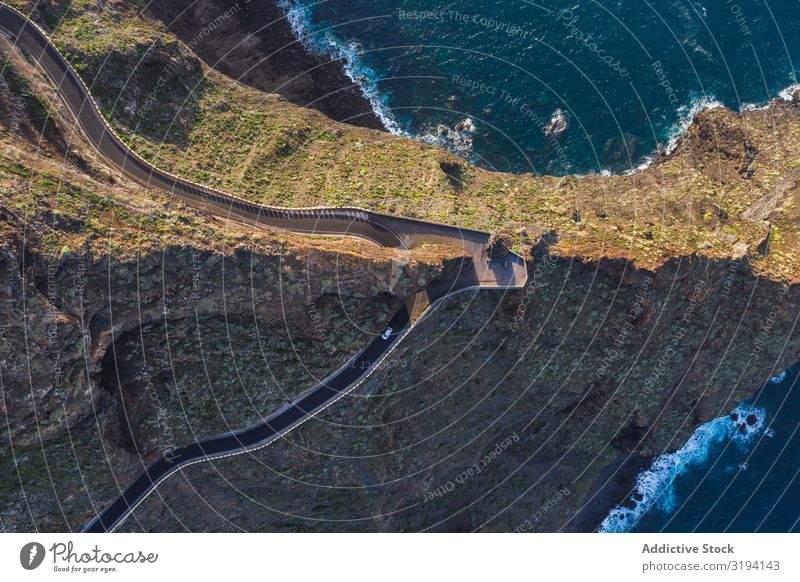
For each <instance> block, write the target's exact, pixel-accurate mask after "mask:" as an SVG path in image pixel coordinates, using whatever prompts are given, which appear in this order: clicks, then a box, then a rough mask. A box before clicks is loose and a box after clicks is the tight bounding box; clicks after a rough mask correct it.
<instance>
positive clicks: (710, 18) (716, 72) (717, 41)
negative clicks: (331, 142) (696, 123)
mask: <svg viewBox="0 0 800 582" xmlns="http://www.w3.org/2000/svg"><path fill="white" fill-rule="evenodd" d="M282 2H283V4H284V6H285V9H286V10H287V12H288V13H289V17H290V19H291V21H292V22H293V24H294V26H295V30H296V33H297V34H298V35H300V36H301V37H302V38H303V39H304V42H305V43H306V44H307V46H309V47H310V48H312V50H317V51H322V52H326V53H330V54H335V55H337V56H338V57H340V58H342V59H343V60H345V61H346V63H347V64H346V66H347V69H348V72H349V74H350V75H351V77H352V78H353V79H355V80H356V81H357V82H358V83H360V84H361V86H362V88H363V89H364V91H365V93H366V94H368V95H369V97H370V99H371V101H372V104H373V108H374V109H375V110H376V112H378V114H379V116H380V117H381V118H382V119H383V121H384V124H385V125H386V127H387V128H388V129H390V130H391V131H393V132H395V133H400V134H405V135H411V136H415V137H418V138H420V139H425V140H427V141H431V142H435V143H439V144H440V145H443V146H446V147H451V148H452V149H455V150H458V151H459V152H460V153H461V154H463V155H464V156H465V157H467V158H469V159H470V160H471V161H472V162H474V163H476V164H480V165H482V166H485V167H489V168H494V169H498V170H504V171H512V172H537V173H549V174H559V175H563V174H584V173H590V172H595V173H597V172H609V171H610V172H625V171H631V170H633V169H635V168H637V167H639V166H640V165H642V164H644V163H647V161H648V159H650V157H651V156H652V155H653V154H654V152H656V151H657V150H658V148H664V149H667V148H668V147H669V145H670V143H674V139H675V137H676V135H678V134H679V133H680V131H681V130H682V128H685V126H686V124H687V123H688V120H689V119H690V118H691V116H692V114H693V113H695V112H696V111H697V110H698V109H700V108H702V107H703V106H705V105H708V104H712V103H722V104H725V105H727V106H729V107H731V108H733V109H735V110H739V109H741V108H742V107H745V106H748V105H763V104H766V103H767V102H768V101H769V100H770V99H773V98H776V97H778V94H779V92H780V91H781V90H782V89H785V88H786V87H788V86H790V85H793V84H795V83H796V82H797V79H796V77H795V73H796V72H795V65H794V63H795V62H797V63H800V3H798V2H796V1H794V0H704V1H699V2H690V1H684V0H661V1H659V2H649V1H647V0H640V1H631V0H608V1H601V2H597V1H589V0H575V1H572V2H551V1H546V0H543V1H537V2H533V1H529V0H451V1H442V2H433V1H431V0H321V1H319V2H312V1H310V0H282ZM559 110H560V111H561V112H563V114H564V116H565V117H566V119H567V122H568V127H567V129H566V131H564V132H563V134H562V135H560V136H558V137H557V139H552V138H548V136H546V135H545V133H544V131H543V129H544V128H545V127H546V126H547V125H548V124H549V123H550V120H551V119H552V118H553V115H554V114H556V112H557V111H559ZM466 118H469V119H471V120H472V121H473V123H474V126H475V131H474V133H473V132H470V133H469V135H466V136H465V135H463V134H461V133H459V132H452V131H451V132H449V133H448V132H445V131H443V130H442V131H440V130H439V126H440V125H444V126H447V127H449V128H450V129H451V130H452V128H454V127H455V125H457V124H458V123H459V122H461V121H463V120H464V119H466ZM461 138H466V139H461Z"/></svg>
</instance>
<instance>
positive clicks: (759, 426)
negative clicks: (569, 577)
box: [598, 404, 767, 533]
mask: <svg viewBox="0 0 800 582" xmlns="http://www.w3.org/2000/svg"><path fill="white" fill-rule="evenodd" d="M766 429H767V414H766V410H765V409H763V408H759V407H755V406H751V405H749V404H741V405H739V406H737V407H736V408H735V409H734V410H732V411H731V413H730V414H729V415H727V416H722V417H719V418H715V419H714V420H712V421H710V422H707V423H706V424H704V425H702V426H701V427H699V428H698V429H697V430H696V431H695V432H694V434H692V436H691V437H690V438H689V440H688V441H687V442H686V444H685V445H684V446H683V447H681V448H680V449H679V450H677V451H675V452H674V453H666V454H663V455H661V456H660V457H658V458H657V459H656V460H655V461H654V462H653V464H652V465H651V466H650V468H649V469H648V470H646V471H643V472H642V473H640V474H639V475H638V476H637V477H636V484H635V486H634V489H633V494H632V495H631V497H630V499H629V500H628V503H627V504H625V505H620V506H617V507H615V508H614V509H612V510H611V511H610V512H609V514H608V515H607V516H606V518H605V519H604V520H603V523H601V524H600V527H599V528H598V531H599V532H603V533H621V532H627V531H630V530H631V528H633V527H634V526H635V525H636V524H637V522H638V521H639V519H641V517H642V516H643V515H644V514H645V513H647V512H648V511H649V510H650V509H653V508H656V509H659V510H661V511H664V512H667V513H671V512H673V511H674V510H675V509H676V508H677V506H678V502H679V499H678V496H677V493H676V492H675V488H674V484H675V480H676V479H678V478H680V477H681V476H682V475H685V474H686V473H688V472H689V471H690V470H692V469H693V468H695V467H697V466H699V465H702V464H703V463H705V462H707V461H708V460H709V459H710V458H711V457H712V456H713V455H714V454H715V453H717V452H718V451H719V450H720V449H721V448H722V446H723V445H724V444H725V443H728V442H730V443H733V444H734V445H735V446H737V447H739V448H741V449H742V450H745V451H746V450H748V449H749V448H750V447H752V445H754V444H755V443H756V441H757V440H758V439H757V437H758V436H759V435H761V434H762V433H764V432H765V430H766Z"/></svg>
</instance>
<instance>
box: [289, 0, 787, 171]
mask: <svg viewBox="0 0 800 582" xmlns="http://www.w3.org/2000/svg"><path fill="white" fill-rule="evenodd" d="M277 2H278V5H279V6H280V7H281V9H282V10H283V11H284V13H285V15H286V19H287V21H288V22H289V25H290V26H291V28H292V32H293V33H294V35H295V37H296V38H297V39H298V40H299V41H300V42H302V43H303V45H304V46H305V47H306V49H307V50H309V51H310V52H311V53H313V54H316V55H320V56H328V57H330V58H333V59H337V60H340V61H342V63H343V68H344V72H345V74H346V75H347V77H348V78H349V79H350V80H351V81H353V83H354V84H355V85H357V86H358V87H359V88H360V89H361V91H362V93H363V94H364V96H365V97H366V99H367V100H368V101H369V103H370V106H371V108H372V111H373V112H374V113H375V115H376V116H377V117H378V119H379V120H380V121H381V123H382V124H383V126H384V127H385V128H386V130H387V131H389V132H390V133H393V134H395V135H401V136H404V137H411V138H414V139H419V140H421V141H425V142H427V143H430V144H432V145H437V146H439V147H445V148H447V146H448V144H447V143H443V142H442V140H441V139H439V136H437V135H436V134H435V133H434V132H427V133H424V134H421V135H413V134H411V133H409V132H407V131H405V130H403V129H402V128H401V127H400V124H399V123H398V122H397V119H396V118H395V116H394V114H393V113H392V111H391V107H390V104H389V98H388V96H387V95H385V94H383V93H381V92H380V91H379V90H378V88H377V81H378V80H379V79H378V75H377V73H376V72H375V71H374V70H372V69H371V68H370V67H369V66H368V65H366V64H365V63H364V61H363V58H362V57H361V54H360V53H361V49H360V47H359V46H357V45H356V44H355V43H346V44H342V43H340V42H339V41H338V40H336V39H335V38H334V37H333V36H332V35H331V34H330V33H328V32H315V31H314V27H313V26H312V23H311V11H310V9H309V8H308V6H306V5H305V4H303V3H302V2H299V1H296V0H295V1H292V0H277ZM696 50H699V49H696ZM798 90H800V83H798V84H794V85H790V86H788V87H786V88H785V89H783V90H782V91H780V92H779V93H778V96H779V98H781V99H783V100H784V101H793V100H794V98H795V95H794V93H795V92H796V91H798ZM717 107H724V105H723V104H722V103H720V102H719V101H717V100H716V99H715V98H713V97H702V98H700V99H695V100H693V101H692V102H691V103H689V104H688V105H683V106H681V107H680V108H679V109H678V116H679V118H678V121H677V122H676V123H675V124H674V126H673V129H672V130H671V131H670V132H669V136H668V138H667V143H666V146H665V148H664V151H665V152H666V153H667V154H670V153H672V152H673V151H674V150H675V147H676V146H677V145H678V142H679V141H680V138H681V137H682V136H683V135H684V134H685V133H686V130H687V129H688V128H689V126H690V125H691V124H692V122H693V121H694V119H695V117H697V115H698V114H699V113H700V112H702V111H705V110H706V109H714V108H717ZM766 107H769V103H767V104H761V103H745V104H743V105H742V106H741V108H740V111H753V110H759V109H765V108H766ZM448 149H451V148H448ZM657 158H658V155H657V154H655V153H654V154H652V155H650V156H647V157H645V158H644V159H643V160H642V163H640V164H639V165H638V166H637V167H636V168H632V169H630V170H628V171H626V172H624V175H630V174H634V173H636V172H641V171H642V170H645V169H647V168H648V167H649V166H651V165H652V164H653V163H654V162H655V161H656V159H657ZM599 173H600V174H601V175H604V176H605V175H610V172H608V170H601V171H600V172H599ZM594 174H596V172H588V173H587V174H571V176H573V177H577V178H580V177H584V176H587V175H594Z"/></svg>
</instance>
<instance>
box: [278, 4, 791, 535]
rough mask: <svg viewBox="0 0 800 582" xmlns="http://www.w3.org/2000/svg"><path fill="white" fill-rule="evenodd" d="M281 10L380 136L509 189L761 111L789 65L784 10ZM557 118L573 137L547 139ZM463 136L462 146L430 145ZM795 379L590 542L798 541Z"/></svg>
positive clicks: (622, 160) (642, 159) (676, 457)
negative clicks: (701, 535)
mask: <svg viewBox="0 0 800 582" xmlns="http://www.w3.org/2000/svg"><path fill="white" fill-rule="evenodd" d="M284 6H285V9H286V11H287V14H288V17H289V19H290V21H291V22H292V23H293V26H294V28H295V32H296V34H297V35H298V36H299V37H300V38H302V39H303V42H304V43H305V44H306V45H307V46H308V47H309V49H310V50H314V51H319V52H324V53H328V54H333V55H336V56H338V57H340V58H342V59H343V60H344V61H345V62H346V70H347V71H348V74H349V75H350V76H351V77H352V78H353V79H354V80H355V81H356V82H358V83H359V84H360V85H361V86H362V88H363V90H364V92H365V93H366V94H367V95H368V96H369V98H370V99H371V101H372V104H373V108H374V110H375V111H376V113H378V115H379V116H380V118H381V119H382V120H383V122H384V125H385V126H386V127H387V129H389V130H390V131H393V132H395V133H398V134H404V135H410V136H414V137H417V138H419V139H424V140H427V141H430V142H433V143H437V144H439V145H442V146H443V147H449V148H452V149H455V150H457V151H459V153H461V154H462V155H464V156H465V157H467V158H468V159H470V160H471V161H472V162H473V163H476V164H479V165H482V166H485V167H489V168H494V169H499V170H504V171H512V172H537V173H540V174H545V173H547V174H559V175H563V174H585V173H590V172H594V173H599V172H615V173H619V172H626V171H631V170H634V169H636V168H637V167H640V166H641V165H642V164H646V163H647V162H648V160H649V159H650V158H651V156H653V154H654V152H656V151H657V150H658V148H664V149H669V147H670V146H671V144H673V143H674V140H675V139H676V137H677V136H678V135H679V134H680V132H681V131H682V130H683V129H684V128H685V127H686V125H687V124H688V122H689V120H690V119H691V117H692V115H693V114H694V113H696V112H697V111H699V110H700V109H701V108H703V107H706V106H711V105H713V104H724V105H726V106H728V107H731V108H732V109H734V110H740V109H743V108H747V107H756V106H762V105H765V104H766V103H768V102H769V100H771V99H774V98H777V97H778V96H779V94H780V93H781V92H782V91H783V90H785V89H786V88H788V87H790V86H792V85H794V84H795V83H797V79H796V70H795V67H796V66H800V2H797V1H796V0H791V1H790V0H780V1H763V0H759V1H756V0H736V1H734V0H730V1H726V0H715V1H711V0H706V1H704V2H686V1H680V0H662V1H660V2H652V1H649V0H641V1H635V0H609V1H587V0H577V1H574V2H532V1H527V0H473V1H467V0H454V1H450V2H442V3H435V2H430V1H425V0H400V1H397V0H391V1H388V0H369V1H366V0H323V1H321V2H316V3H312V2H310V1H306V0H295V1H291V0H284ZM795 63H797V65H796V64H795ZM784 94H785V93H784ZM557 111H561V112H562V115H563V116H565V117H566V120H567V124H568V126H567V129H566V131H564V132H563V133H562V134H561V135H560V136H558V137H551V138H549V139H548V137H547V136H546V135H545V133H544V128H545V127H546V126H547V125H548V124H549V123H550V122H551V120H552V118H553V116H554V114H556V112H557ZM465 119H471V120H472V122H473V124H474V126H475V130H474V132H471V131H467V132H461V133H460V134H459V133H456V132H452V131H451V132H447V131H442V130H440V129H439V128H440V126H447V127H448V128H450V129H453V128H455V126H456V125H457V124H459V123H460V122H462V121H464V120H465ZM462 127H463V125H462ZM453 136H455V139H454V137H453ZM797 377H798V375H797V371H796V370H795V371H790V372H788V373H785V374H783V375H781V376H779V377H778V378H776V379H775V380H774V381H772V382H770V383H768V385H767V386H766V387H764V389H763V390H761V391H760V392H759V394H758V395H757V396H756V397H754V398H753V399H752V401H748V402H745V403H742V404H740V405H739V406H738V407H737V408H736V409H734V410H732V411H731V414H733V415H735V417H736V420H734V419H733V417H732V416H730V415H727V414H726V415H725V416H721V417H720V418H718V419H715V420H713V421H711V422H709V423H707V424H706V425H703V426H701V427H699V428H698V429H697V431H696V432H695V434H694V435H693V436H692V437H691V438H690V439H689V441H688V442H687V443H686V444H685V445H684V446H683V448H681V449H680V450H679V451H677V452H674V453H669V454H665V455H663V456H661V457H659V458H658V459H655V460H654V463H653V466H652V467H651V468H650V470H648V471H646V472H644V473H642V474H641V475H640V476H639V477H638V479H637V482H636V484H632V486H633V485H635V487H636V490H635V491H634V494H633V495H632V498H631V500H630V501H629V502H628V503H627V504H626V506H625V507H619V508H616V509H614V510H613V511H612V512H611V513H610V514H609V516H608V517H607V519H606V520H605V522H604V523H603V525H602V527H601V529H602V530H603V531H631V530H632V531H693V530H697V531H725V530H730V531H797V530H798V529H799V528H800V526H798V519H800V503H798V501H800V480H798V474H800V435H798V427H799V426H800V425H799V424H798V418H800V392H799V391H798V390H797V389H796V388H795V382H796V380H797ZM742 419H744V421H743V420H742ZM743 422H744V427H742V426H740V425H742V424H743Z"/></svg>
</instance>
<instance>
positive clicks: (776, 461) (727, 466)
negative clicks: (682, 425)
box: [599, 368, 800, 532]
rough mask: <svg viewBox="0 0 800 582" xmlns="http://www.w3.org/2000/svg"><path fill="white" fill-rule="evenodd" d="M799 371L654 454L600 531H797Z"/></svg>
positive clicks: (799, 509) (778, 379)
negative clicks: (670, 449) (682, 441)
mask: <svg viewBox="0 0 800 582" xmlns="http://www.w3.org/2000/svg"><path fill="white" fill-rule="evenodd" d="M798 371H799V370H798V369H797V368H795V369H793V370H790V371H787V372H784V373H782V374H780V375H778V376H776V377H775V378H774V379H773V380H771V381H770V382H768V383H767V385H766V386H765V387H764V388H762V389H761V390H760V391H759V392H758V394H757V395H756V396H755V397H754V398H753V399H751V400H749V401H747V402H744V403H742V404H741V405H739V406H737V407H736V408H735V409H734V410H732V411H731V413H730V414H728V415H725V416H722V417H719V418H716V419H714V420H712V421H710V422H708V423H706V424H704V425H703V426H701V427H699V428H698V429H697V430H696V431H695V432H694V434H693V435H692V436H691V438H690V439H689V440H688V442H687V443H686V444H685V445H684V446H683V447H682V448H681V449H680V450H678V451H675V452H673V453H666V454H664V455H661V456H660V457H658V458H657V459H656V460H655V461H654V462H653V464H652V465H651V467H650V468H649V469H648V470H646V471H643V472H642V473H641V474H639V476H638V477H637V479H636V483H635V489H634V493H633V495H632V496H631V498H630V499H629V500H628V502H627V503H626V504H625V505H624V506H620V507H617V508H615V509H613V510H612V511H611V512H610V513H609V515H608V516H607V517H606V519H605V521H604V522H603V523H602V524H601V526H600V528H599V529H600V531H603V532H628V531H633V532H660V531H665V532H687V531H697V532H724V531H731V532H754V531H764V532H788V531H794V532H797V531H800V504H798V500H800V479H798V477H800V424H798V418H800V388H798V386H797V384H798ZM748 421H749V422H748Z"/></svg>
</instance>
